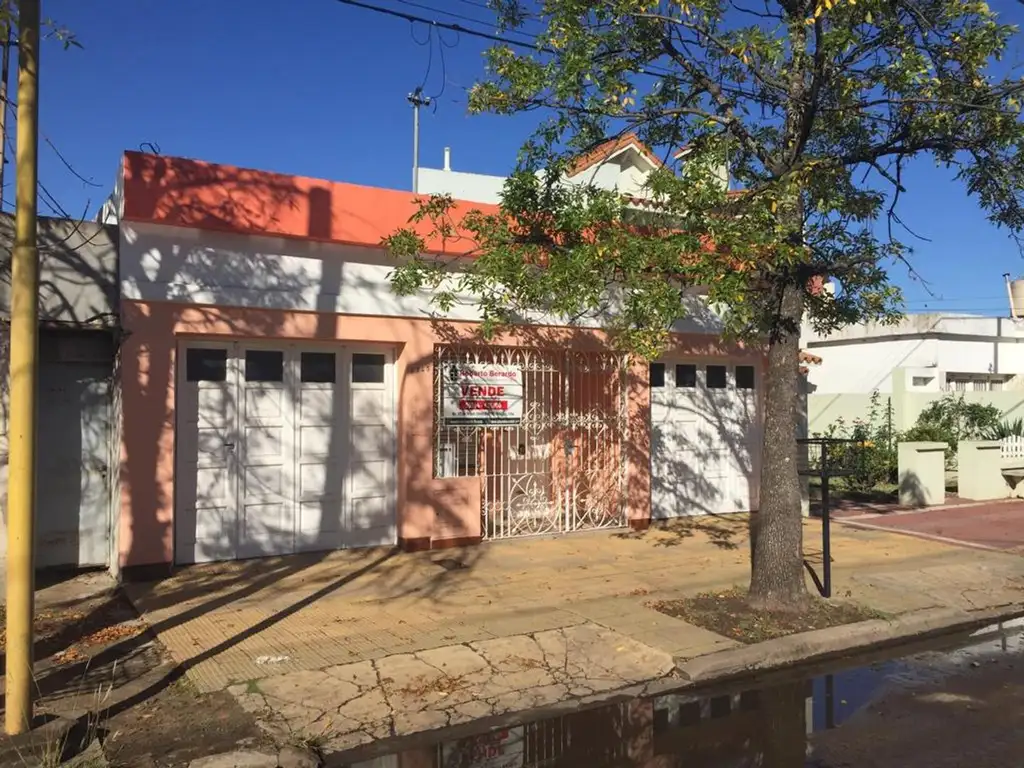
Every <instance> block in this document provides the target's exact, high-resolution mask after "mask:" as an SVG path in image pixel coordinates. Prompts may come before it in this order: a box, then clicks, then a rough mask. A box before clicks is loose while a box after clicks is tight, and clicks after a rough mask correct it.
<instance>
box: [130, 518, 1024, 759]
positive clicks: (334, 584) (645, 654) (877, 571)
mask: <svg viewBox="0 0 1024 768" xmlns="http://www.w3.org/2000/svg"><path fill="white" fill-rule="evenodd" d="M805 535H806V542H807V550H808V551H809V552H812V551H813V549H814V548H815V547H816V546H817V544H818V541H819V540H820V528H819V526H818V524H817V523H816V522H815V521H807V523H806V531H805ZM832 551H833V558H834V570H833V582H834V585H835V587H834V589H835V594H836V596H837V597H841V598H849V599H853V600H856V601H858V602H860V603H863V604H866V605H869V606H871V607H873V608H876V609H878V610H881V611H885V612H887V613H893V614H905V613H908V612H912V611H919V610H921V609H926V608H932V607H935V606H949V607H955V608H960V609H964V610H979V609H985V608H992V607H994V606H1012V605H1017V604H1020V603H1022V602H1024V591H1022V588H1021V585H1022V584H1024V559H1022V558H1020V557H1016V556H1014V555H1010V554H1001V553H995V552H984V551H979V550H976V549H965V548H961V547H955V546H950V545H947V544H944V543H940V542H934V541H928V540H924V539H914V538H909V537H906V536H900V535H896V534H892V533H888V532H885V531H876V530H857V529H852V528H840V527H838V526H837V527H836V528H834V529H833V541H832ZM809 559H810V560H812V561H813V560H814V557H813V554H810V555H809ZM818 560H819V561H820V557H819V558H818ZM819 567H820V566H819ZM748 576H749V538H748V535H747V521H746V519H745V518H744V517H730V518H698V519H693V520H686V521H680V522H678V523H676V524H673V525H672V526H670V527H668V528H666V529H652V530H650V531H647V532H645V533H642V534H638V533H627V532H619V533H608V532H605V533H594V534H580V535H576V536H570V537H563V538H558V539H544V540H523V541H516V542H504V543H494V544H489V545H484V546H478V547H474V548H467V549H464V550H449V551H440V552H430V553H419V554H401V553H391V552H382V551H372V552H369V551H351V552H335V553H331V554H327V555H319V556H300V557H293V558H283V559H276V560H263V561H253V562H242V563H231V564H224V565H217V566H209V567H197V568H191V569H188V570H186V571H182V572H181V573H179V574H178V575H177V576H175V577H174V578H172V579H169V580H166V581H163V582H160V583H158V584H154V585H130V586H129V587H128V588H127V590H128V593H129V596H130V597H131V599H132V601H133V602H134V604H135V605H136V607H137V608H138V609H139V611H140V612H141V613H142V614H143V616H144V618H145V620H146V621H147V623H148V624H149V625H150V627H151V628H152V629H153V631H154V632H155V633H156V634H157V636H158V637H159V639H160V640H161V642H162V643H163V644H164V645H165V646H166V647H167V649H168V650H169V652H170V653H171V654H172V655H173V657H174V659H175V660H176V661H177V662H178V663H179V664H181V665H182V666H183V667H184V668H185V669H186V670H187V674H188V676H189V678H190V680H191V681H192V682H193V683H194V684H195V685H196V686H197V687H198V688H199V689H200V690H201V691H215V690H222V689H225V688H227V689H228V690H230V691H231V692H232V693H233V694H235V696H236V697H237V698H238V699H239V700H240V701H241V703H242V704H243V706H244V707H245V708H246V709H248V710H249V711H251V712H253V713H254V714H255V715H256V716H257V718H258V719H259V720H260V721H261V722H262V723H263V724H264V725H266V726H267V727H268V728H269V729H271V730H273V731H275V732H276V733H278V734H279V735H282V736H286V735H288V734H291V735H292V736H293V737H300V738H303V739H314V740H316V741H318V742H319V743H322V744H323V745H324V746H326V747H327V748H328V749H330V750H336V749H343V748H347V747H351V746H354V745H356V744H359V743H362V742H365V741H368V740H371V739H376V738H382V737H387V736H391V735H404V734H408V733H413V732H416V731H420V730H423V729H427V728H432V727H438V726H444V725H451V724H454V723H458V722H464V721H467V720H472V719H476V718H481V717H490V716H495V715H501V714H503V713H508V712H516V711H522V710H526V709H531V708H535V707H538V706H546V705H549V704H552V703H555V702H558V701H562V700H565V699H567V698H580V697H584V698H592V697H600V696H603V695H609V694H610V693H611V692H613V691H620V690H622V689H627V688H629V689H632V690H634V691H635V692H643V690H644V688H645V687H647V686H651V685H665V684H668V683H670V682H671V681H672V680H673V678H674V677H676V676H677V675H678V672H677V667H676V664H677V662H678V661H680V660H684V659H693V658H696V657H700V656H705V655H707V654H710V653H714V652H716V651H720V650H723V649H728V648H731V647H734V646H735V645H736V644H735V643H734V642H733V641H731V640H728V639H726V638H723V637H720V636H718V635H715V634H713V633H711V632H708V631H706V630H703V629H700V628H697V627H694V626H691V625H689V624H686V623H685V622H683V621H680V620H678V619H673V618H670V617H667V616H665V615H663V614H660V613H657V612H655V611H653V610H651V609H649V608H647V607H646V605H645V603H646V602H648V601H649V600H651V599H654V598H659V599H664V598H671V597H681V596H685V595H689V594H694V593H696V592H701V591H706V590H713V589H722V588H727V587H729V586H732V585H733V584H737V583H744V582H745V581H746V579H747V578H748ZM682 682H683V681H681V680H676V683H677V684H682Z"/></svg>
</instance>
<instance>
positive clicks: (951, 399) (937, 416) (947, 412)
mask: <svg viewBox="0 0 1024 768" xmlns="http://www.w3.org/2000/svg"><path fill="white" fill-rule="evenodd" d="M1001 419H1002V414H1001V412H1000V410H999V409H998V408H997V407H996V406H994V405H984V404H982V403H968V402H967V401H966V400H964V396H963V395H962V394H959V395H954V394H952V393H949V394H947V395H944V396H943V397H942V398H941V399H939V400H936V401H935V402H933V403H931V404H930V405H929V406H928V407H927V408H925V409H924V410H923V411H921V414H920V415H919V416H918V417H917V423H916V424H915V425H914V426H913V427H911V428H910V429H909V430H907V431H906V432H905V433H904V434H903V436H902V437H901V438H900V439H901V440H906V441H913V442H918V441H921V442H938V443H946V445H947V448H946V466H947V467H948V468H949V469H955V468H956V444H957V443H958V442H960V441H961V440H982V439H987V438H986V435H988V434H991V433H992V430H994V429H996V428H998V427H999V426H1000V424H1001Z"/></svg>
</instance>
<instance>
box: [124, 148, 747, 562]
mask: <svg viewBox="0 0 1024 768" xmlns="http://www.w3.org/2000/svg"><path fill="white" fill-rule="evenodd" d="M622 151H623V152H632V151H633V149H632V148H631V147H625V148H623V150H622ZM643 162H647V161H643ZM643 162H641V161H640V160H638V159H636V158H633V159H631V160H629V161H628V162H627V161H626V160H623V161H622V166H623V167H625V166H626V165H630V167H632V164H640V165H642V164H643ZM648 165H650V166H653V160H652V161H650V162H649V163H648ZM415 201H416V196H415V195H413V194H411V193H408V192H400V191H395V190H388V189H379V188H372V187H362V186H356V185H351V184H344V183H340V182H332V181H324V180H318V179H310V178H303V177H296V176H288V175H283V174H276V173H269V172H265V171H258V170H249V169H240V168H234V167H230V166H225V165H216V164H212V163H207V162H200V161H196V160H187V159H182V158H173V157H163V156H155V155H148V154H142V153H137V152H127V153H125V155H124V158H123V163H122V167H121V169H120V177H119V179H118V183H117V185H116V189H115V194H114V196H113V197H112V199H111V201H110V203H109V204H108V205H107V206H106V207H105V212H104V216H105V217H106V218H107V219H108V220H110V221H114V222H116V224H117V225H118V238H119V242H118V253H119V275H120V308H121V317H122V325H123V331H124V340H123V343H122V346H121V355H120V360H121V366H120V381H121V385H122V403H121V408H122V413H123V418H122V421H121V461H120V471H119V478H118V480H119V489H120V497H119V503H118V504H117V508H116V510H115V514H116V518H117V520H118V525H117V531H118V536H117V541H118V558H117V559H118V564H119V565H121V566H125V567H129V568H135V567H139V568H143V567H153V566H155V567H160V568H166V567H167V566H170V565H172V564H174V563H191V562H199V561H209V560H229V559H235V558H244V557H253V556H261V555H283V554H289V553H293V552H300V551H309V550H329V549H335V548H342V547H360V546H381V545H384V546H391V545H397V546H400V547H403V548H405V549H407V550H418V549H426V548H437V547H444V546H451V545H460V544H466V543H470V542H476V541H480V540H481V539H497V538H508V537H516V536H524V535H534V534H543V533H566V532H571V531H577V530H584V529H593V528H602V527H626V526H632V527H634V528H643V527H646V526H647V525H648V524H649V523H650V521H651V519H652V518H654V519H658V518H665V517H673V516H677V515H689V514H700V513H706V512H726V511H736V510H746V509H754V508H756V507H757V498H758V483H757V478H758V472H759V467H758V463H759V446H760V420H761V419H760V400H761V377H762V370H763V357H762V355H761V354H760V352H759V351H756V350H749V349H744V348H743V347H741V346H738V345H731V344H726V343H725V342H723V340H722V338H721V334H720V326H719V325H718V321H717V318H716V316H715V315H714V314H713V313H712V312H710V311H709V310H708V309H707V307H706V305H705V304H704V303H703V301H702V300H701V299H700V297H699V296H693V297H691V298H692V300H693V312H692V313H691V314H690V315H689V316H688V317H686V318H684V319H681V320H680V321H679V322H678V323H677V324H676V325H675V326H674V327H673V329H672V331H673V334H672V344H671V346H670V350H669V351H668V352H667V353H666V355H665V357H664V359H662V360H659V361H657V362H655V363H653V364H652V365H650V366H649V367H648V365H646V364H641V363H638V362H631V361H629V360H627V359H626V358H624V357H623V356H622V355H620V354H618V353H617V352H616V351H615V350H614V349H612V348H611V347H610V346H609V344H608V340H607V338H606V337H605V335H604V334H603V333H602V332H601V331H600V329H599V327H598V323H597V322H596V321H591V320H587V319H584V320H582V321H580V322H579V323H578V324H576V325H574V326H573V327H566V326H565V325H563V324H560V322H559V320H558V319H557V318H544V317H540V318H537V319H536V320H535V321H534V322H533V324H532V325H524V326H522V327H519V328H517V329H515V330H514V331H512V332H509V333H507V334H506V335H504V336H502V337H500V338H497V339H493V340H491V341H489V342H487V343H484V342H483V341H482V340H481V339H480V337H479V334H478V330H479V326H478V320H479V317H478V315H477V314H476V308H475V306H474V304H473V302H472V301H471V300H467V301H464V302H462V303H461V304H457V305H456V306H455V307H453V308H452V310H451V311H450V312H449V313H447V314H446V315H445V316H442V317H439V316H436V315H435V314H433V307H432V306H431V304H430V301H429V298H430V297H429V296H427V295H417V296H408V297H400V296H396V295H395V294H393V293H392V291H391V288H390V282H389V274H390V272H391V269H392V262H391V259H390V257H389V255H388V254H386V253H385V252H384V251H383V249H382V247H381V238H382V236H384V235H386V234H389V233H391V232H393V231H395V230H396V229H398V228H399V227H402V226H405V225H406V224H407V222H408V220H409V217H410V215H411V214H412V213H413V212H414V210H415V206H416V202H415ZM468 207H470V206H469V204H468V203H460V204H459V208H458V210H466V209H467V208H468ZM475 207H485V206H479V205H478V206H475ZM428 248H429V249H430V250H431V252H438V253H439V252H440V251H441V250H442V249H444V251H445V256H446V257H447V258H451V257H463V256H460V254H465V250H462V251H460V250H459V249H460V248H462V249H465V248H466V246H465V245H459V244H455V245H454V246H453V245H452V243H451V242H448V243H447V244H444V243H441V242H437V241H432V242H429V243H428Z"/></svg>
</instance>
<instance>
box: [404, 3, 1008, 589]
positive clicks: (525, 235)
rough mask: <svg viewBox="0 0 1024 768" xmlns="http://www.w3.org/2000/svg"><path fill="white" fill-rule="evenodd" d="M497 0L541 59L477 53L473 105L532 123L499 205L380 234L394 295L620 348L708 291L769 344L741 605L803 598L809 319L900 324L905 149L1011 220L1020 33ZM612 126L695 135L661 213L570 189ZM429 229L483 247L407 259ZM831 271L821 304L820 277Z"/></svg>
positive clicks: (872, 10)
mask: <svg viewBox="0 0 1024 768" xmlns="http://www.w3.org/2000/svg"><path fill="white" fill-rule="evenodd" d="M491 5H492V6H493V7H494V8H495V9H496V11H497V13H498V18H499V20H500V23H501V25H502V27H503V28H504V30H505V31H506V32H508V31H513V30H517V29H522V28H523V24H524V23H526V22H527V21H530V22H532V23H534V24H536V23H537V22H540V23H541V24H542V26H543V27H544V31H543V32H542V33H541V34H540V35H538V36H537V38H536V47H535V48H534V49H532V50H531V49H525V50H516V48H515V47H514V46H512V45H504V44H498V45H496V46H494V47H493V48H491V49H490V50H489V52H488V54H487V64H488V77H487V79H485V80H484V81H483V82H480V83H478V84H477V85H476V86H475V87H474V88H473V89H472V90H471V93H470V106H471V109H473V110H475V111H478V112H493V113H498V114H513V113H519V112H527V111H533V110H536V111H538V114H540V115H543V116H544V121H543V122H542V124H541V127H540V128H539V129H538V131H537V133H536V134H535V135H534V136H533V137H532V138H531V139H530V141H528V142H527V143H526V145H525V146H524V148H523V151H522V153H521V157H520V162H519V168H518V172H517V173H516V174H515V175H514V176H513V177H512V178H510V180H509V182H508V183H507V185H506V187H505V190H504V196H503V203H502V206H501V210H500V211H499V212H497V213H494V212H490V213H484V212H479V211H471V212H468V213H467V212H464V211H463V210H461V209H456V208H454V207H453V203H452V201H451V200H449V199H446V198H434V199H431V200H429V201H424V204H423V205H422V207H421V210H420V211H419V213H418V214H417V216H416V217H415V218H416V219H417V221H416V222H414V223H413V225H412V226H410V227H408V228H406V229H403V230H401V231H399V232H396V233H393V234H392V235H391V236H390V237H389V238H387V244H388V246H389V248H390V249H391V251H392V252H393V253H394V254H395V255H397V256H399V257H402V259H403V262H402V263H401V264H400V266H399V267H398V268H397V269H396V271H395V275H394V281H393V285H394V288H395V290H396V291H398V292H399V293H403V292H410V291H414V290H421V289H430V290H433V291H434V292H435V293H434V295H435V298H436V303H437V305H438V306H439V307H440V308H441V309H444V308H446V307H447V306H448V305H450V303H451V302H452V301H453V300H454V296H455V294H456V293H458V292H471V293H472V294H474V295H475V296H476V297H477V301H478V302H479V304H480V308H481V311H482V313H483V316H484V326H485V330H488V331H490V330H494V329H496V328H498V327H500V326H502V325H505V324H508V323H513V322H515V321H516V318H517V317H521V316H522V313H523V312H525V311H529V310H536V309H543V310H547V311H550V312H554V313H556V314H557V315H560V316H562V317H563V318H566V321H567V322H571V321H572V320H573V319H575V318H579V317H581V316H583V315H585V314H588V313H591V314H593V313H599V314H600V316H602V317H608V316H609V315H611V317H610V319H607V320H606V321H605V322H606V325H607V327H608V329H609V331H611V332H612V333H613V334H614V337H615V338H616V340H617V343H618V344H620V345H621V346H622V347H623V348H624V349H626V350H629V351H630V352H633V353H637V354H640V355H644V356H651V355H655V354H657V352H658V350H659V349H660V348H661V346H662V344H663V343H664V341H665V339H666V336H667V332H666V329H667V328H668V327H669V326H670V324H671V323H672V322H673V321H674V320H675V319H677V318H678V317H679V316H680V315H681V314H683V312H684V305H685V303H684V301H683V300H682V291H683V289H685V288H687V287H690V286H704V287H706V289H707V294H708V300H709V301H710V302H712V303H713V304H715V305H719V306H721V307H722V308H723V312H722V315H723V322H724V323H725V327H726V330H727V332H728V333H729V334H731V335H733V336H734V337H736V338H738V339H740V340H743V341H745V342H747V343H750V344H760V345H764V348H765V351H766V357H767V371H766V385H765V389H766V391H765V412H764V419H765V422H764V445H763V457H762V475H761V505H760V511H759V514H758V521H759V522H758V529H757V533H756V543H755V547H754V557H753V569H752V577H751V585H750V600H751V603H752V604H754V605H756V606H759V607H775V608H782V609H784V608H793V607H797V606H799V605H800V604H802V603H803V602H804V601H805V600H806V598H807V592H806V588H805V584H804V576H803V571H802V521H801V513H800V490H799V481H798V476H797V447H796V444H795V441H794V435H795V434H796V406H797V397H798V395H797V392H798V389H799V372H798V355H799V349H798V341H799V327H800V324H801V320H802V318H803V317H805V316H806V317H807V318H809V320H810V322H812V323H813V324H814V326H815V327H816V330H818V331H819V332H828V331H831V330H833V329H835V328H838V327H841V326H843V325H846V324H849V323H854V322H859V321H862V320H880V321H886V320H890V319H892V318H894V317H897V316H898V313H899V311H900V308H901V303H902V299H901V294H900V291H899V290H898V289H897V288H896V287H895V286H894V285H892V284H891V283H890V281H889V278H888V274H887V271H886V270H887V267H889V266H891V265H893V264H895V263H897V262H903V263H904V264H905V265H906V266H907V267H909V263H908V262H907V256H908V253H909V249H908V247H907V245H906V244H905V243H904V242H901V241H900V240H899V239H898V237H897V234H899V231H898V228H899V226H900V225H901V220H900V219H899V214H898V204H899V198H900V194H901V193H902V192H903V191H904V186H903V170H904V168H905V167H906V164H907V162H908V161H910V160H911V159H913V158H915V157H918V156H930V157H931V158H933V159H934V161H935V162H936V163H938V164H940V165H942V166H945V167H947V168H950V169H951V170H952V173H953V175H955V177H956V178H957V179H959V180H960V181H961V182H963V184H964V185H965V187H966V191H967V192H968V193H969V194H970V195H973V196H974V197H975V198H977V200H978V201H979V203H980V204H981V205H982V206H983V207H984V208H985V209H986V210H987V211H988V214H989V216H990V219H991V220H992V221H993V222H994V223H995V224H996V225H999V226H1004V227H1007V228H1009V229H1010V230H1011V231H1012V232H1017V231H1019V230H1020V228H1021V226H1022V224H1024V207H1022V201H1021V197H1020V192H1019V190H1021V189H1024V186H1022V184H1021V182H1022V181H1024V174H1022V169H1024V164H1022V161H1021V159H1020V153H1019V149H1020V147H1021V144H1022V141H1024V130H1022V127H1021V123H1020V121H1019V111H1020V103H1019V101H1018V99H1019V98H1020V93H1021V90H1022V87H1024V86H1022V83H1021V81H1020V80H1016V79H1005V78H1000V77H999V76H998V75H997V74H996V73H995V72H994V70H993V62H995V61H996V60H998V59H999V58H1000V56H1001V54H1002V53H1003V51H1004V50H1005V48H1006V45H1007V42H1008V40H1009V39H1010V37H1011V36H1012V35H1013V34H1014V32H1015V29H1014V28H1013V27H1011V26H1009V25H1005V24H1002V23H1000V21H999V19H998V17H997V15H996V14H995V13H994V12H992V11H991V10H990V9H989V8H988V6H987V5H986V4H985V3H984V2H964V1H963V0H848V2H840V0H782V1H781V2H779V1H773V0H661V2H656V1H653V0H546V1H545V2H543V3H541V4H539V7H540V13H539V15H536V16H533V17H530V16H529V10H530V8H531V7H534V6H535V4H533V3H525V2H520V0H492V3H491ZM625 131H634V132H636V134H637V135H638V136H639V138H640V139H641V140H643V141H644V142H645V143H647V144H648V145H649V146H652V147H657V148H659V150H662V149H663V150H664V151H665V152H666V155H665V157H666V159H668V158H670V157H671V156H672V153H673V152H674V151H675V150H677V149H679V148H682V147H686V148H687V150H688V154H687V155H686V158H685V159H684V162H683V164H682V168H681V170H679V171H678V172H673V171H672V170H670V169H668V168H665V169H663V170H660V171H658V172H655V173H654V174H652V176H651V178H650V180H649V182H648V187H649V189H648V193H649V194H650V195H652V196H654V198H655V199H656V200H657V202H658V204H659V209H658V211H657V213H656V214H650V213H648V214H640V213H638V212H637V211H635V210H633V209H632V208H631V207H630V206H629V205H628V201H625V200H623V199H622V198H621V197H620V196H619V195H617V194H615V193H612V192H604V191H600V190H596V189H592V188H587V187H583V186H572V187H569V186H566V185H565V184H563V183H561V182H560V181H559V179H560V177H561V172H562V170H563V169H564V168H565V167H566V163H567V161H568V158H570V157H572V156H573V155H574V154H576V153H579V152H581V151H586V150H588V149H590V148H592V147H594V146H595V145H596V144H597V143H598V142H600V141H601V140H603V139H606V138H607V137H608V136H616V135H622V134H623V133H624V132H625ZM723 167H725V168H727V169H728V171H729V176H730V178H731V180H732V181H733V184H734V186H735V187H737V188H738V190H739V191H730V190H729V189H728V188H727V185H725V184H723V183H721V181H720V180H719V179H720V170H721V168H723ZM417 227H418V228H417ZM425 228H430V229H432V230H433V233H432V234H433V235H434V236H436V235H441V236H443V237H469V238H472V239H473V240H474V241H475V249H476V250H475V254H474V255H475V259H474V260H472V261H471V262H464V263H462V264H461V265H460V267H459V272H458V273H455V272H453V271H452V270H451V269H450V265H449V264H445V263H443V262H442V261H440V260H438V259H436V258H424V257H422V256H420V254H421V253H422V252H423V248H424V239H423V234H424V229H425ZM824 279H833V280H835V281H836V283H837V285H838V290H837V291H836V292H835V294H834V295H833V294H832V293H829V292H823V291H820V290H816V288H817V287H820V285H821V281H822V280H824ZM609 310H611V311H610V312H609Z"/></svg>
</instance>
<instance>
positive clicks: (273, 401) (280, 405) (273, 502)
mask: <svg viewBox="0 0 1024 768" xmlns="http://www.w3.org/2000/svg"><path fill="white" fill-rule="evenodd" d="M241 362H242V371H241V382H242V383H241V391H242V414H241V416H242V423H241V445H240V446H239V461H240V464H241V466H240V470H241V478H240V498H239V501H240V504H239V534H238V540H239V551H238V555H237V556H238V557H243V558H244V557H259V556H261V555H286V554H289V553H291V552H294V551H295V519H294V506H293V503H292V499H293V492H292V487H291V483H292V472H291V469H292V460H293V451H292V443H293V440H294V430H295V427H294V422H293V420H292V416H293V412H294V410H295V408H294V403H293V402H292V386H290V384H291V382H289V381H287V378H288V377H287V376H286V368H285V351H284V350H283V349H270V348H247V349H245V350H244V354H243V356H242V361H241Z"/></svg>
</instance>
